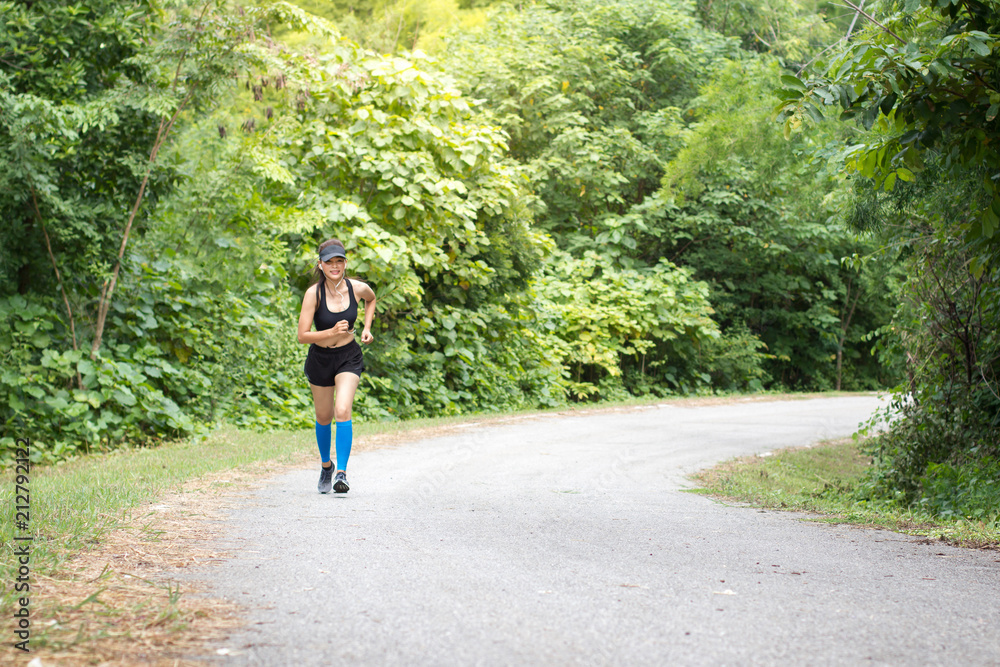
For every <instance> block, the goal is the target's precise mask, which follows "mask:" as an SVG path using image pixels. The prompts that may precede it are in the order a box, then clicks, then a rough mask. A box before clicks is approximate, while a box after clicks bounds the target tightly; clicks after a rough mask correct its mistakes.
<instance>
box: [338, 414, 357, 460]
mask: <svg viewBox="0 0 1000 667" xmlns="http://www.w3.org/2000/svg"><path fill="white" fill-rule="evenodd" d="M353 440H354V426H353V425H352V424H351V420H350V419H348V420H347V421H346V422H337V470H347V459H348V458H349V457H350V456H351V441H353Z"/></svg>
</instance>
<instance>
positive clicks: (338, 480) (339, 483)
mask: <svg viewBox="0 0 1000 667" xmlns="http://www.w3.org/2000/svg"><path fill="white" fill-rule="evenodd" d="M350 490H351V487H350V485H349V484H348V483H347V473H345V472H344V471H343V470H341V471H340V472H338V473H337V476H336V477H334V478H333V491H334V493H347V492H348V491H350Z"/></svg>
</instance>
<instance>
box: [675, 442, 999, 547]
mask: <svg viewBox="0 0 1000 667" xmlns="http://www.w3.org/2000/svg"><path fill="white" fill-rule="evenodd" d="M869 463H870V461H869V459H868V457H866V456H864V455H862V454H861V452H860V451H859V448H858V443H856V442H855V441H853V440H850V439H848V440H838V441H834V442H827V443H822V444H820V445H817V446H815V447H809V448H796V449H787V450H782V451H778V452H774V453H772V454H771V455H764V456H750V457H743V458H739V459H734V460H731V461H727V462H725V463H721V464H719V465H717V466H715V467H713V468H710V469H708V470H705V471H702V472H700V473H698V474H696V475H695V476H694V479H695V480H696V481H697V482H699V483H700V484H701V485H702V487H703V488H700V489H692V492H693V493H702V494H706V495H711V496H714V497H717V498H723V499H726V500H731V501H737V502H743V503H747V504H750V505H752V506H754V507H764V508H769V509H782V510H792V511H798V512H813V513H815V514H816V515H817V516H816V519H817V520H820V521H828V522H831V523H852V524H858V525H863V526H869V527H878V528H886V529H889V530H895V531H899V532H903V533H908V534H911V535H922V536H925V537H929V538H932V539H941V540H945V541H948V542H950V543H952V544H955V545H959V546H968V547H996V546H997V545H1000V530H997V528H996V527H990V526H988V525H986V524H984V523H983V522H981V521H970V520H968V519H963V518H951V519H946V518H942V517H938V516H930V515H927V514H925V513H921V512H918V511H914V510H911V509H902V508H899V507H896V506H893V505H890V504H888V503H885V504H876V503H868V502H864V501H858V500H856V499H855V498H854V495H853V493H852V489H853V486H854V484H855V483H856V482H857V481H858V480H859V479H860V478H861V476H862V475H863V474H864V472H865V470H866V469H867V468H868V465H869Z"/></svg>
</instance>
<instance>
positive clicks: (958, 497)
mask: <svg viewBox="0 0 1000 667" xmlns="http://www.w3.org/2000/svg"><path fill="white" fill-rule="evenodd" d="M917 507H918V508H919V509H921V510H922V511H924V512H926V513H928V514H932V515H934V516H941V517H947V518H965V519H969V520H972V521H981V522H983V523H984V524H986V525H987V526H989V527H993V528H1000V460H998V459H985V460H981V461H976V462H975V463H970V464H967V465H965V466H953V465H949V464H947V463H932V464H930V465H929V466H927V473H926V474H925V475H924V476H923V477H921V478H920V500H919V501H917Z"/></svg>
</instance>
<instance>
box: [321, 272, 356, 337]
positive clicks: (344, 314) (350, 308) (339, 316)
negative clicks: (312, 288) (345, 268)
mask: <svg viewBox="0 0 1000 667" xmlns="http://www.w3.org/2000/svg"><path fill="white" fill-rule="evenodd" d="M344 282H346V283H347V295H348V297H349V298H350V303H349V304H347V308H345V309H344V310H341V311H339V312H336V313H332V312H330V309H329V308H327V306H326V285H324V284H323V283H322V282H320V283H316V291H317V292H319V307H317V308H316V314H315V315H313V324H315V325H316V331H325V330H326V329H332V328H333V325H335V324H336V323H337V322H339V321H341V320H347V330H348V331H353V330H354V322H355V321H356V320H357V319H358V300H357V299H356V298H355V297H354V288H353V287H351V281H350V280H347V279H346V278H345V279H344Z"/></svg>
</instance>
